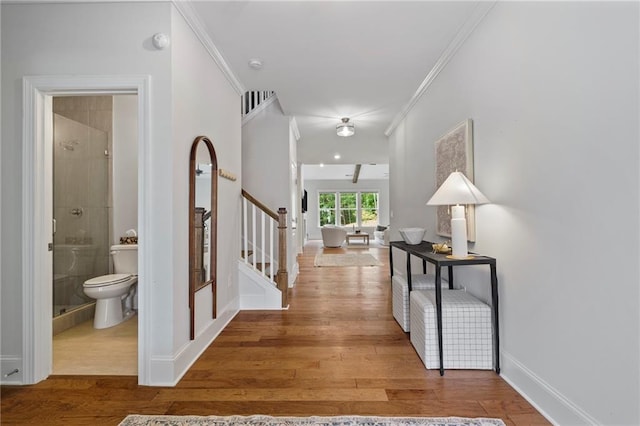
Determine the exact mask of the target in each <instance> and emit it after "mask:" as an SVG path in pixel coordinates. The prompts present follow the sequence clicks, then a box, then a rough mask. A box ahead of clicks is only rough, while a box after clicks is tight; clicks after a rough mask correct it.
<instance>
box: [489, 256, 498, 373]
mask: <svg viewBox="0 0 640 426" xmlns="http://www.w3.org/2000/svg"><path fill="white" fill-rule="evenodd" d="M490 268H491V299H492V305H493V333H494V336H493V352H494V357H495V367H496V373H497V374H500V327H499V325H498V274H497V273H496V265H495V264H492V265H490Z"/></svg>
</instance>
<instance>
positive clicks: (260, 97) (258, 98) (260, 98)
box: [240, 90, 276, 118]
mask: <svg viewBox="0 0 640 426" xmlns="http://www.w3.org/2000/svg"><path fill="white" fill-rule="evenodd" d="M275 93H276V92H274V91H273V90H253V91H249V92H245V94H244V95H242V101H241V103H240V106H241V109H242V111H241V113H242V118H244V117H246V116H247V114H249V113H250V112H251V111H253V110H254V109H256V108H258V107H259V106H260V105H261V104H262V103H264V102H265V101H266V100H267V99H269V98H270V97H271V96H273V95H274V94H275Z"/></svg>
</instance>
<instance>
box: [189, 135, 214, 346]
mask: <svg viewBox="0 0 640 426" xmlns="http://www.w3.org/2000/svg"><path fill="white" fill-rule="evenodd" d="M217 225H218V161H217V159H216V152H215V150H214V149H213V144H212V143H211V140H209V138H207V137H206V136H198V137H197V138H196V139H195V140H194V141H193V144H192V145H191V158H190V166H189V310H190V311H191V332H190V334H191V336H190V337H191V340H193V339H194V338H195V298H196V296H195V294H196V292H197V291H198V290H200V289H203V288H205V287H207V286H208V285H211V291H212V293H213V318H215V317H216V251H217V250H216V249H217Z"/></svg>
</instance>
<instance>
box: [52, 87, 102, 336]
mask: <svg viewBox="0 0 640 426" xmlns="http://www.w3.org/2000/svg"><path fill="white" fill-rule="evenodd" d="M111 127H112V97H111V96H60V97H54V99H53V135H54V136H53V144H54V149H53V214H54V219H53V220H54V226H53V228H54V236H53V283H52V285H53V316H54V334H55V333H56V332H60V331H62V330H64V329H66V328H69V327H72V326H74V325H76V324H78V323H80V322H82V321H85V320H87V319H89V318H92V317H93V309H94V305H95V303H94V302H95V301H94V300H93V299H91V298H89V297H87V296H86V295H85V294H84V291H83V286H82V284H83V283H84V281H86V280H87V279H89V278H92V277H96V276H99V275H104V274H108V273H109V267H110V259H109V246H110V243H109V242H110V235H111V233H110V228H111V220H112V219H111V207H110V206H111V198H112V197H111V169H112V162H111V155H110V153H111V134H112V131H111ZM62 317H71V318H66V320H64V321H60V320H61V319H62ZM62 323H64V325H62Z"/></svg>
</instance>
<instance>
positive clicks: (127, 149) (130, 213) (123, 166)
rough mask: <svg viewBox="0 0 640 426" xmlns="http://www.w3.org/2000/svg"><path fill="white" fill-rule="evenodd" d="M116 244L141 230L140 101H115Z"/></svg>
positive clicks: (129, 97) (131, 98)
mask: <svg viewBox="0 0 640 426" xmlns="http://www.w3.org/2000/svg"><path fill="white" fill-rule="evenodd" d="M112 158H113V172H112V173H113V210H112V211H113V230H112V234H113V235H112V238H111V240H112V244H119V243H120V237H122V236H124V235H125V232H126V231H127V230H129V229H135V230H136V231H137V230H138V185H132V182H136V181H137V180H138V97H137V96H136V95H118V96H114V97H113V156H112Z"/></svg>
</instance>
